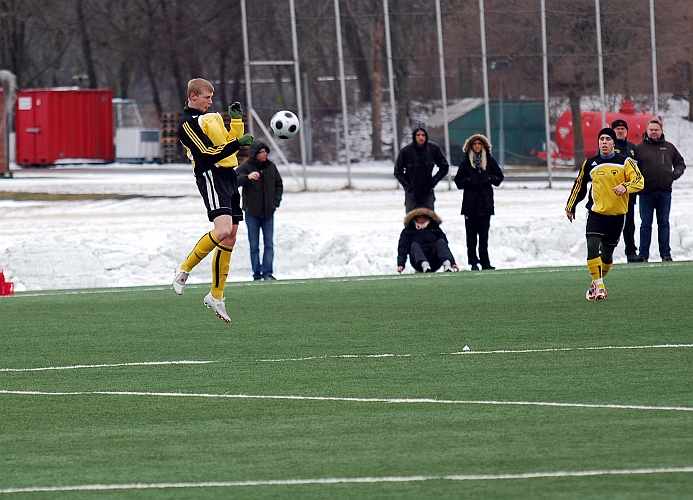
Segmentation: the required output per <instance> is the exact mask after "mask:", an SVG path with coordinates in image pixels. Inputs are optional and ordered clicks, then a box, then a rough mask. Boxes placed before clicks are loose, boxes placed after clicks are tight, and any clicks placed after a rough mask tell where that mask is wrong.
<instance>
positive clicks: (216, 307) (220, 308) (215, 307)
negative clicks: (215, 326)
mask: <svg viewBox="0 0 693 500" xmlns="http://www.w3.org/2000/svg"><path fill="white" fill-rule="evenodd" d="M205 305H206V306H207V307H209V308H210V309H211V310H212V311H214V312H215V313H217V316H219V317H220V318H221V319H222V320H224V321H225V322H227V323H231V317H230V316H229V315H228V314H226V297H224V298H223V299H221V300H219V299H215V298H214V297H213V296H212V292H209V293H208V294H207V296H206V297H205Z"/></svg>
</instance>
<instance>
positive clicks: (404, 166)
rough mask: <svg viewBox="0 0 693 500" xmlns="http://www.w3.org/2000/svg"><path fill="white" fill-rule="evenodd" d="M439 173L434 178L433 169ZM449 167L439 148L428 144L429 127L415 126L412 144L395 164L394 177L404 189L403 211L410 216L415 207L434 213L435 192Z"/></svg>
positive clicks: (403, 149)
mask: <svg viewBox="0 0 693 500" xmlns="http://www.w3.org/2000/svg"><path fill="white" fill-rule="evenodd" d="M435 167H438V171H437V172H436V173H435V174H433V169H434V168H435ZM449 170H450V164H449V163H448V160H447V159H446V158H445V155H444V154H443V151H442V150H441V149H440V146H438V144H436V143H435V142H433V141H429V140H428V127H426V124H425V123H423V122H416V123H414V125H413V127H412V142H411V144H407V145H406V146H404V147H403V148H402V150H401V151H400V152H399V154H398V155H397V160H396V161H395V177H396V178H397V180H398V181H399V183H400V184H401V185H402V187H403V188H404V208H405V210H406V211H407V213H409V212H411V211H412V210H414V209H415V208H416V207H421V206H424V207H428V208H430V209H431V210H434V203H435V200H436V197H435V193H434V191H433V189H434V188H435V187H436V184H438V182H440V180H441V179H444V178H445V176H446V175H448V171H449Z"/></svg>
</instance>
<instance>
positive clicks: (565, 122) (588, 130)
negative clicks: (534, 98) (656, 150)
mask: <svg viewBox="0 0 693 500" xmlns="http://www.w3.org/2000/svg"><path fill="white" fill-rule="evenodd" d="M580 115H581V118H582V134H583V138H584V141H585V155H586V156H587V157H590V156H593V155H595V154H597V153H596V151H597V149H598V145H597V140H598V139H599V138H598V137H597V134H598V133H599V131H600V130H601V129H602V128H603V127H602V113H601V111H582V112H581V113H580ZM654 117H655V116H654V115H651V114H648V113H645V111H644V110H641V112H640V113H638V112H637V111H636V109H635V107H634V106H633V102H632V101H629V100H626V101H624V102H623V105H622V106H621V109H620V110H619V111H618V113H615V112H612V111H609V112H607V113H606V122H607V124H608V125H607V126H610V125H611V124H612V123H613V122H614V121H615V120H617V119H621V120H625V121H626V123H628V140H629V141H630V142H633V143H635V144H638V143H639V142H641V141H642V135H643V134H644V133H645V131H646V130H647V122H649V121H650V120H651V119H652V118H654ZM556 146H557V147H558V158H563V159H567V158H573V154H574V151H573V150H574V149H575V147H574V144H573V119H572V114H571V112H570V110H568V111H566V112H565V113H563V114H562V115H561V116H560V117H559V118H558V121H557V122H556Z"/></svg>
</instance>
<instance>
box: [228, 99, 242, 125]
mask: <svg viewBox="0 0 693 500" xmlns="http://www.w3.org/2000/svg"><path fill="white" fill-rule="evenodd" d="M229 115H230V116H231V118H233V119H235V120H239V119H241V118H243V109H242V108H241V103H240V102H238V101H236V102H234V103H233V104H232V105H231V106H229Z"/></svg>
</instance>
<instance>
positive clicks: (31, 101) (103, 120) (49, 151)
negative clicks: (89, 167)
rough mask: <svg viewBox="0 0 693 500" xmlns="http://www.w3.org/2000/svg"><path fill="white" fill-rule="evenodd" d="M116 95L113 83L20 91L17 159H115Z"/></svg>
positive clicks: (28, 161) (35, 161)
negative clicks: (97, 85) (94, 86)
mask: <svg viewBox="0 0 693 500" xmlns="http://www.w3.org/2000/svg"><path fill="white" fill-rule="evenodd" d="M112 100H113V91H112V90H110V89H78V88H54V89H29V90H21V91H18V92H17V100H16V105H15V131H16V153H15V157H16V162H17V164H18V165H52V164H54V163H56V162H58V161H59V160H70V159H74V160H78V159H85V160H97V161H102V162H104V163H111V162H113V161H115V146H114V144H113V103H112Z"/></svg>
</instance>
